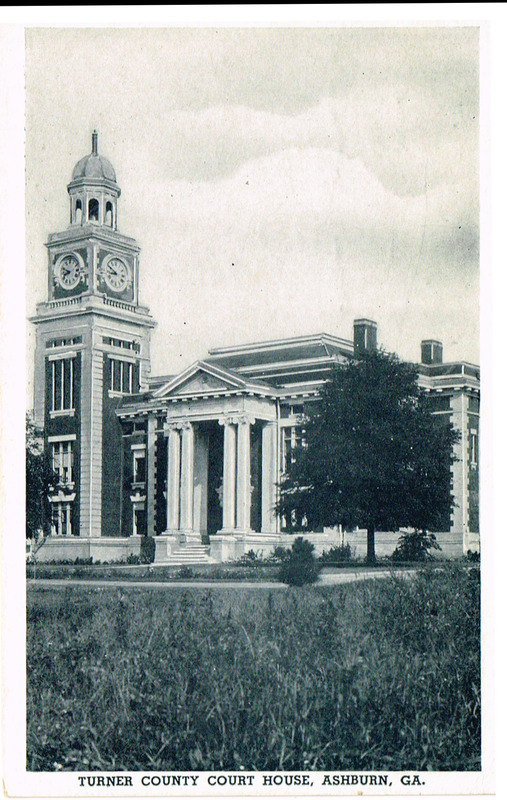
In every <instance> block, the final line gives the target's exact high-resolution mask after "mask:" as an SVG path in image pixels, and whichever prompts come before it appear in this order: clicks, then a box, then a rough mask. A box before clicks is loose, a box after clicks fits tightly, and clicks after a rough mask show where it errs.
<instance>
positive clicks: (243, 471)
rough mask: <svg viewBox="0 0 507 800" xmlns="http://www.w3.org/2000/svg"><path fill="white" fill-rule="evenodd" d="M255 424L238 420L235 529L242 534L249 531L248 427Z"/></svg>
mask: <svg viewBox="0 0 507 800" xmlns="http://www.w3.org/2000/svg"><path fill="white" fill-rule="evenodd" d="M253 422H255V420H254V419H252V418H251V417H249V416H246V415H245V416H244V417H239V419H238V471H237V508H236V528H237V529H238V530H240V531H242V532H246V531H249V530H250V525H251V522H250V508H251V501H252V496H251V485H250V481H251V478H250V425H251V424H252V423H253Z"/></svg>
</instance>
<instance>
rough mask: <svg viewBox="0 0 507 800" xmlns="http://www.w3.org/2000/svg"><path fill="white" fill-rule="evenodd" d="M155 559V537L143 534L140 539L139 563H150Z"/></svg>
mask: <svg viewBox="0 0 507 800" xmlns="http://www.w3.org/2000/svg"><path fill="white" fill-rule="evenodd" d="M154 561H155V539H154V538H153V536H143V538H142V539H141V564H152V563H153V562H154Z"/></svg>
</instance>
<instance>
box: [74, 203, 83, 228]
mask: <svg viewBox="0 0 507 800" xmlns="http://www.w3.org/2000/svg"><path fill="white" fill-rule="evenodd" d="M75 219H76V223H77V224H78V225H81V222H82V221H83V208H82V206H81V200H76V217H75Z"/></svg>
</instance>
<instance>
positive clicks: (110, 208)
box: [104, 200, 113, 228]
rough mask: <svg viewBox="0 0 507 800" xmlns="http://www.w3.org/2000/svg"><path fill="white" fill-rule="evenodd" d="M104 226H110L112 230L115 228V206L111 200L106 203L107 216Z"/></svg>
mask: <svg viewBox="0 0 507 800" xmlns="http://www.w3.org/2000/svg"><path fill="white" fill-rule="evenodd" d="M104 224H105V225H109V227H110V228H112V227H113V204H112V203H111V201H110V200H108V202H107V203H106V216H105V218H104Z"/></svg>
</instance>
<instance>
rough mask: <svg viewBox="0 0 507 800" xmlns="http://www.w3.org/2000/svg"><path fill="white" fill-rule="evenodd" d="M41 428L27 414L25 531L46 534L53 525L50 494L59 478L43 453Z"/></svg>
mask: <svg viewBox="0 0 507 800" xmlns="http://www.w3.org/2000/svg"><path fill="white" fill-rule="evenodd" d="M43 445H44V443H43V437H42V431H41V430H40V428H38V427H37V425H36V424H35V423H34V421H33V419H32V417H31V416H30V415H29V414H27V415H26V535H27V537H28V538H37V536H38V535H39V533H40V531H42V533H43V534H44V535H45V534H47V533H48V532H49V528H50V525H51V507H50V502H49V494H50V493H51V491H52V489H53V488H54V487H55V486H56V484H57V482H58V476H57V475H55V473H54V472H53V469H52V467H51V464H50V462H49V459H48V458H47V456H46V455H45V453H44V446H43Z"/></svg>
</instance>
